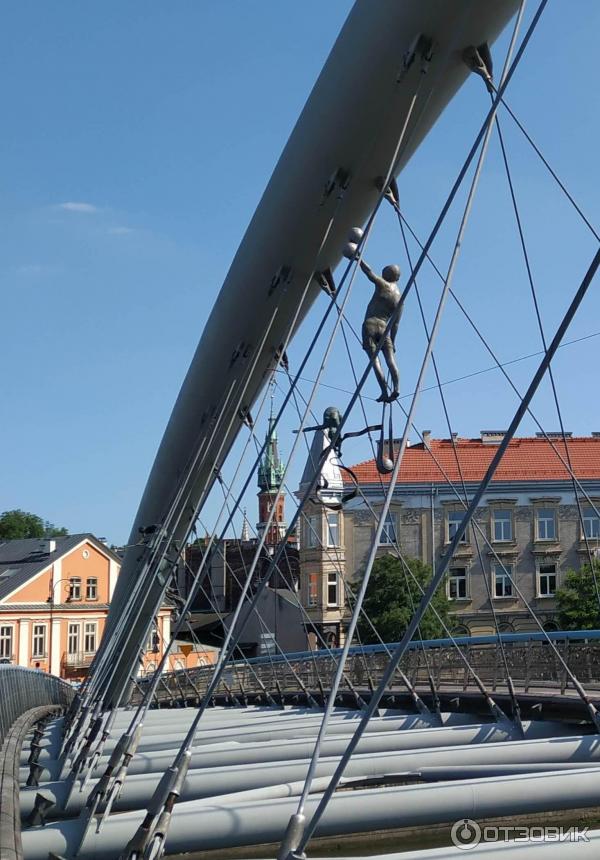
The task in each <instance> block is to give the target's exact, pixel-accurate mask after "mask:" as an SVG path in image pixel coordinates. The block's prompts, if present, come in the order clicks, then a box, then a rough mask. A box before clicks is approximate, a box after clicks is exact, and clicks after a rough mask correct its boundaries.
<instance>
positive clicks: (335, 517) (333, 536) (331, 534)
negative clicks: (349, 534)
mask: <svg viewBox="0 0 600 860" xmlns="http://www.w3.org/2000/svg"><path fill="white" fill-rule="evenodd" d="M339 545H340V515H339V514H327V546H339Z"/></svg>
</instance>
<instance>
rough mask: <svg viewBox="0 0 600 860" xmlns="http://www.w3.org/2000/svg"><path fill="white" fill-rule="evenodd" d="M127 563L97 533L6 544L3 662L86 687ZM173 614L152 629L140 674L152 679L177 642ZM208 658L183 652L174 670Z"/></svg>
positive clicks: (1, 596) (0, 564) (0, 632)
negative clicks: (166, 651) (168, 649)
mask: <svg viewBox="0 0 600 860" xmlns="http://www.w3.org/2000/svg"><path fill="white" fill-rule="evenodd" d="M120 567H121V560H120V558H119V556H118V555H116V554H115V553H114V552H113V551H112V550H111V549H109V548H108V547H107V546H106V545H105V544H104V543H102V541H99V540H98V539H97V538H95V537H94V536H93V535H91V534H79V535H66V536H61V537H56V538H48V539H41V540H40V539H37V538H31V539H26V540H11V541H6V542H4V543H0V660H1V661H2V662H8V663H15V664H18V665H20V666H25V667H27V668H30V669H40V670H41V671H44V672H50V673H52V674H53V675H59V676H60V677H62V678H65V679H68V680H72V681H81V680H82V679H83V678H84V677H85V675H86V673H87V670H88V668H89V666H90V665H91V663H92V660H93V659H94V656H95V654H96V651H97V650H98V646H99V645H100V640H101V638H102V634H103V632H104V626H105V623H106V617H107V615H108V610H109V607H110V601H111V598H112V595H113V591H114V588H115V584H116V581H117V578H118V576H119V571H120ZM172 611H173V610H172V608H171V607H168V606H164V607H163V608H162V609H161V610H160V612H159V614H158V616H157V618H156V619H154V621H153V623H152V629H151V632H150V634H149V637H148V641H147V643H146V647H145V650H144V653H143V654H142V655H140V671H141V672H144V673H148V672H152V671H153V670H154V669H155V668H156V667H157V665H158V660H159V659H160V657H161V656H162V654H163V653H164V643H165V642H168V641H169V639H170V635H171V615H172ZM201 662H208V660H206V661H205V659H204V657H203V655H198V656H197V657H194V656H193V655H192V656H190V655H185V654H184V653H183V652H181V649H179V648H177V647H176V648H175V649H174V650H173V652H172V653H171V654H170V656H169V668H182V667H187V666H192V665H198V664H199V663H201Z"/></svg>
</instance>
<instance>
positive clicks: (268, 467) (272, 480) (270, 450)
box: [258, 390, 285, 493]
mask: <svg viewBox="0 0 600 860" xmlns="http://www.w3.org/2000/svg"><path fill="white" fill-rule="evenodd" d="M274 424H275V418H274V417H273V391H272V390H271V414H270V415H269V430H268V432H267V435H266V436H265V441H267V442H268V444H267V447H266V448H265V453H264V455H263V458H262V460H261V461H260V464H259V466H258V488H259V490H260V491H261V493H276V492H277V490H278V489H279V487H280V486H281V482H282V480H283V474H284V472H285V464H284V463H283V462H282V460H281V457H280V455H279V445H278V441H277V430H276V429H275V427H274Z"/></svg>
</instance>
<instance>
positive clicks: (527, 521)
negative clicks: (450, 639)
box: [344, 431, 600, 635]
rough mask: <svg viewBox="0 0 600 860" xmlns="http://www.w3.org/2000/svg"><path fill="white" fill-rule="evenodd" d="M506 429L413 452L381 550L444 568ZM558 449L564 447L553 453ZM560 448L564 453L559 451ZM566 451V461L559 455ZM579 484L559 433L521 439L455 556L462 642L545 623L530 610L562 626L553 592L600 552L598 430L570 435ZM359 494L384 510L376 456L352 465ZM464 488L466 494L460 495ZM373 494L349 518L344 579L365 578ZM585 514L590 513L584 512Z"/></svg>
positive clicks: (452, 580) (453, 577)
mask: <svg viewBox="0 0 600 860" xmlns="http://www.w3.org/2000/svg"><path fill="white" fill-rule="evenodd" d="M502 436H503V434H502V433H496V432H489V431H483V432H482V433H481V436H480V437H479V438H478V439H459V438H455V439H454V440H451V439H431V438H430V435H429V434H427V433H425V434H424V442H423V443H421V444H417V445H411V446H410V447H409V448H408V449H407V450H406V452H405V455H404V459H403V463H402V466H401V469H400V476H399V480H398V483H397V486H396V488H395V490H394V494H393V500H392V504H391V507H390V512H389V514H388V517H387V520H386V522H385V525H384V528H383V532H382V535H381V540H380V546H379V549H378V552H379V554H385V553H392V554H396V545H398V547H399V549H400V551H401V553H402V554H403V555H404V556H405V557H407V558H417V559H420V560H422V561H423V562H426V563H427V564H430V565H437V564H439V563H440V560H441V558H442V557H443V555H444V554H445V552H446V550H447V548H448V546H449V544H450V541H451V539H452V537H453V536H454V532H455V530H456V528H457V526H458V524H459V523H460V522H461V520H462V517H463V515H464V511H465V507H464V505H463V504H462V502H461V499H464V498H465V495H464V494H465V491H466V498H467V500H468V501H470V500H471V498H472V496H473V493H474V491H475V489H476V487H477V484H478V483H479V481H481V479H482V478H483V476H484V474H485V472H486V470H487V467H488V466H489V463H490V462H491V459H492V457H493V455H494V453H495V450H496V448H497V446H498V444H499V443H500V441H501V439H502ZM552 445H554V446H555V449H556V450H554V449H553V447H552ZM557 451H558V453H557ZM559 454H560V456H559ZM568 454H569V458H570V462H571V464H572V470H573V473H574V474H575V476H576V478H577V482H578V483H576V487H575V489H574V486H573V479H572V477H571V475H570V474H569V471H568V470H567V468H566V467H565V465H564V464H563V462H561V457H562V460H563V461H564V462H567V458H566V454H565V450H564V444H563V441H562V437H561V436H559V435H558V434H552V436H551V442H548V441H547V440H546V439H545V438H544V437H543V436H541V434H540V435H539V436H537V437H532V438H520V439H514V440H512V441H511V443H510V444H509V446H508V449H507V451H506V454H505V456H504V458H503V460H502V461H501V463H500V466H499V467H498V470H497V472H496V474H495V477H494V480H493V481H492V482H491V484H490V486H489V489H488V491H487V492H486V493H485V495H484V497H483V498H482V500H481V504H480V505H479V507H478V508H477V510H476V512H475V516H474V519H473V523H472V524H471V525H470V526H469V527H468V529H467V531H466V533H465V535H464V537H463V539H462V540H461V542H460V543H459V545H458V547H457V549H456V552H455V553H454V555H453V557H452V559H451V562H450V566H449V570H448V575H447V578H446V582H445V584H444V587H445V588H446V592H447V596H448V598H449V599H450V601H451V603H452V607H453V618H454V629H455V631H456V632H458V633H461V634H464V635H468V634H470V635H477V634H486V633H492V632H495V623H494V613H495V615H496V618H497V621H498V625H499V627H500V629H501V630H503V631H506V632H509V631H525V630H531V629H534V628H536V624H535V622H534V621H533V618H532V616H531V613H530V612H529V610H528V608H527V605H529V606H531V607H532V608H533V609H534V610H535V613H536V615H537V617H538V618H540V619H541V620H542V623H543V624H544V626H545V627H546V628H547V629H549V630H552V629H557V621H556V601H555V599H554V595H555V592H556V589H557V588H558V587H559V586H560V585H561V583H562V582H563V579H564V575H565V573H566V571H567V570H569V569H575V570H577V569H579V568H580V567H581V565H582V564H583V563H585V562H588V560H589V557H590V555H591V556H592V557H595V555H596V554H597V552H598V550H599V549H600V519H599V517H598V511H599V510H600V434H598V435H593V436H591V437H577V438H574V437H571V436H569V438H568ZM352 470H353V472H354V473H355V474H356V476H357V477H358V480H359V484H360V490H361V496H362V495H364V499H366V500H368V502H369V504H370V505H371V506H372V507H373V508H374V509H375V510H377V509H379V510H380V509H381V505H382V502H383V495H384V490H385V489H386V487H387V484H388V482H389V475H381V474H379V472H378V470H377V466H376V463H375V461H374V460H368V461H366V462H363V463H359V464H358V465H356V466H353V467H352ZM463 481H464V489H463ZM364 499H361V498H360V497H359V498H356V499H354V500H353V501H352V502H351V503H350V505H349V506H348V507H347V508H346V510H345V512H344V520H345V526H344V531H345V552H346V568H345V571H346V576H347V577H348V579H349V580H350V581H356V580H358V579H360V577H361V575H362V571H363V570H364V565H365V563H366V557H367V554H368V552H369V549H370V546H371V541H372V539H373V536H374V533H375V525H376V523H375V519H374V517H373V514H372V513H371V512H370V511H369V510H368V507H367V504H366V502H365V501H364ZM580 512H581V516H580Z"/></svg>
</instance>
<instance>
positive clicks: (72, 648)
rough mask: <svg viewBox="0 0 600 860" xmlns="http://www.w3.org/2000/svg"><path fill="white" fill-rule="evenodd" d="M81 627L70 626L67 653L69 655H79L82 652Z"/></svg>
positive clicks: (77, 625) (76, 625)
mask: <svg viewBox="0 0 600 860" xmlns="http://www.w3.org/2000/svg"><path fill="white" fill-rule="evenodd" d="M80 639H81V626H80V625H79V624H73V623H71V624H69V632H68V640H67V651H68V652H69V654H78V653H79V651H80V647H79V646H80Z"/></svg>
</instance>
